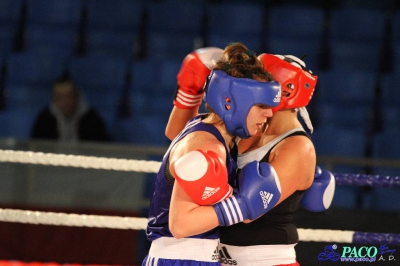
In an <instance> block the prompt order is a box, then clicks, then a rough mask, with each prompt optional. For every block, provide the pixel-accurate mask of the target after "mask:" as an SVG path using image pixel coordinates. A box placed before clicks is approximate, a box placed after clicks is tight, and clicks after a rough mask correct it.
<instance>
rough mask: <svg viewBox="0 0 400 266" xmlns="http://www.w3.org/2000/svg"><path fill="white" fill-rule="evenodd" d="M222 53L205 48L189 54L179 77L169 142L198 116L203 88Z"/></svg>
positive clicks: (218, 49) (215, 49)
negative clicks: (187, 123) (214, 61)
mask: <svg viewBox="0 0 400 266" xmlns="http://www.w3.org/2000/svg"><path fill="white" fill-rule="evenodd" d="M222 52H223V50H222V49H220V48H217V47H205V48H201V49H197V50H195V51H193V52H192V53H190V54H188V55H187V56H186V57H185V58H184V60H183V61H182V65H181V68H180V70H179V73H178V75H177V88H176V91H175V95H174V101H173V103H174V107H173V109H172V111H171V114H170V117H169V119H168V123H167V126H166V128H165V136H166V137H167V138H168V139H169V140H173V139H174V138H175V137H176V136H177V135H178V134H179V132H181V130H182V129H183V128H184V127H185V125H186V122H187V121H189V120H190V119H191V118H193V117H195V116H196V115H197V114H198V111H199V106H200V105H201V102H202V99H203V94H204V91H203V87H204V84H205V82H206V79H207V76H208V75H209V74H210V72H211V69H212V68H213V66H214V63H213V60H218V59H220V58H221V56H222Z"/></svg>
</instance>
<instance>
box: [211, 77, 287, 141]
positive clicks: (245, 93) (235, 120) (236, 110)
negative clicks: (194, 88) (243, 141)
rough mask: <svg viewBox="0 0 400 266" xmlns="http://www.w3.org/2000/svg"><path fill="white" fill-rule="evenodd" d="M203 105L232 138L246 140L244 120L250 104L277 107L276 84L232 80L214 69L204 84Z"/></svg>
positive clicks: (247, 79)
mask: <svg viewBox="0 0 400 266" xmlns="http://www.w3.org/2000/svg"><path fill="white" fill-rule="evenodd" d="M204 90H205V96H204V100H205V102H206V103H207V104H208V105H209V106H210V107H211V108H212V110H213V111H214V112H216V113H217V114H218V115H219V117H221V119H222V120H223V121H224V123H225V126H226V129H227V131H228V132H229V133H230V134H231V135H232V136H238V137H240V138H248V137H250V134H249V132H248V130H247V125H246V119H247V114H248V113H249V111H250V108H251V107H252V106H253V105H256V104H259V105H265V106H267V107H271V108H272V107H276V106H278V104H279V102H280V95H281V86H280V85H279V83H278V82H275V81H269V82H261V81H257V80H254V79H249V78H235V77H232V76H229V75H228V74H226V73H225V72H223V71H222V70H213V71H212V72H211V74H210V76H209V77H208V80H207V83H206V85H205V89H204Z"/></svg>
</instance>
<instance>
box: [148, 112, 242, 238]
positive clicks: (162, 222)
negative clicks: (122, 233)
mask: <svg viewBox="0 0 400 266" xmlns="http://www.w3.org/2000/svg"><path fill="white" fill-rule="evenodd" d="M203 118H205V116H204V115H199V116H196V117H194V118H192V119H191V120H189V121H188V123H187V124H186V126H185V128H184V129H183V130H182V131H181V133H180V134H179V135H178V136H177V137H176V138H175V139H174V140H173V141H172V143H171V145H170V146H169V148H168V150H167V152H166V153H165V155H164V158H163V160H162V163H161V167H160V170H159V171H158V173H157V176H156V180H155V183H154V185H153V191H152V197H151V201H150V209H149V222H148V224H147V238H148V239H149V240H150V241H153V240H155V239H157V238H159V237H162V236H167V237H172V234H171V232H170V230H169V226H168V216H169V206H170V202H171V195H172V188H173V186H174V181H175V179H174V178H173V176H172V175H171V173H170V171H169V163H168V159H169V155H170V152H171V149H172V148H173V147H174V146H175V144H176V143H178V142H179V141H180V140H181V139H182V138H183V137H185V136H186V135H188V134H190V133H192V132H195V131H207V132H209V133H211V134H213V135H214V136H215V137H216V138H217V139H218V140H219V141H220V142H221V143H222V144H223V145H224V147H225V152H226V167H227V170H228V182H229V184H231V186H233V182H234V180H235V178H236V169H237V164H236V158H234V157H233V156H232V155H231V153H230V152H229V149H228V148H227V147H226V146H225V141H224V139H223V137H222V135H221V134H220V132H219V131H218V130H217V128H216V127H215V126H214V125H211V124H206V123H203V122H202V119H203ZM232 150H235V149H234V148H233V149H232ZM219 236H220V231H219V227H216V228H214V229H212V230H210V231H208V232H205V233H202V234H199V235H195V236H191V238H203V239H217V238H219Z"/></svg>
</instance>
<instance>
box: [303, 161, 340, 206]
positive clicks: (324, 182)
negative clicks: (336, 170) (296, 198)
mask: <svg viewBox="0 0 400 266" xmlns="http://www.w3.org/2000/svg"><path fill="white" fill-rule="evenodd" d="M335 184H336V181H335V177H334V176H333V174H332V173H331V172H329V171H328V170H325V169H321V168H320V167H318V166H317V169H316V171H315V178H314V182H313V183H312V185H311V186H310V187H309V188H308V189H307V190H306V192H305V193H304V195H303V198H302V199H301V202H300V205H301V206H302V207H303V208H304V209H306V210H309V211H312V212H321V211H325V210H327V209H328V208H329V207H330V206H331V203H332V200H333V196H334V194H335Z"/></svg>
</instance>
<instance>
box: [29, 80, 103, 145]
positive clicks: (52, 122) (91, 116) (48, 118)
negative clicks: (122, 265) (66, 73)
mask: <svg viewBox="0 0 400 266" xmlns="http://www.w3.org/2000/svg"><path fill="white" fill-rule="evenodd" d="M30 137H31V138H32V139H47V140H58V141H60V142H78V141H104V142H105V141H111V138H110V135H109V134H108V132H107V127H106V124H105V122H104V121H103V119H102V118H101V117H100V115H99V114H98V113H97V112H96V110H94V109H93V108H92V107H90V106H88V105H87V103H86V102H85V101H84V99H83V97H82V95H81V92H80V91H79V89H78V87H77V85H76V84H75V83H74V81H73V80H71V79H70V78H66V77H62V78H59V79H57V80H56V81H55V82H54V83H53V85H52V96H51V102H50V104H49V106H47V107H46V108H45V109H43V110H42V111H41V112H40V113H39V114H38V115H37V117H36V119H35V121H34V123H33V126H32V129H31V135H30Z"/></svg>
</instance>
